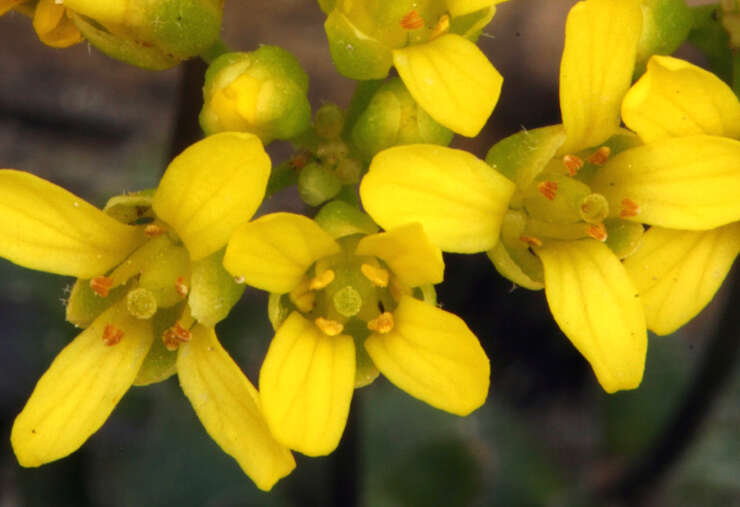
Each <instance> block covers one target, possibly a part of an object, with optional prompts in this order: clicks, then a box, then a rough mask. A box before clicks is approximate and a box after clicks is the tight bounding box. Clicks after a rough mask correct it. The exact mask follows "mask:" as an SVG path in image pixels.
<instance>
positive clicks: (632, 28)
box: [560, 0, 642, 153]
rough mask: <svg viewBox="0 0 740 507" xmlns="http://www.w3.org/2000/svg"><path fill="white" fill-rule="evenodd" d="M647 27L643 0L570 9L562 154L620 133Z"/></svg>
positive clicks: (563, 67)
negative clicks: (625, 100)
mask: <svg viewBox="0 0 740 507" xmlns="http://www.w3.org/2000/svg"><path fill="white" fill-rule="evenodd" d="M641 30H642V12H641V10H640V0H619V1H618V2H615V1H614V0H586V1H583V2H578V3H577V4H576V5H574V6H573V8H572V9H571V10H570V13H569V14H568V20H567V22H566V25H565V48H564V49H563V59H562V61H561V63H560V110H561V112H562V116H563V124H564V125H565V131H566V132H567V135H568V137H567V140H566V142H565V145H564V146H563V149H562V152H564V153H575V152H576V151H580V150H582V149H584V148H588V147H591V146H596V145H598V144H599V143H602V142H604V141H606V140H607V139H608V138H609V137H611V136H612V135H613V134H615V133H616V131H617V128H618V127H619V107H620V104H621V103H622V97H624V94H625V92H626V91H627V89H628V88H629V86H630V82H631V81H632V72H633V69H634V66H635V58H636V55H637V42H638V41H639V39H640V33H641Z"/></svg>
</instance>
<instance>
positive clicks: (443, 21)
mask: <svg viewBox="0 0 740 507" xmlns="http://www.w3.org/2000/svg"><path fill="white" fill-rule="evenodd" d="M449 30H450V16H448V15H447V14H442V16H441V17H440V18H439V21H437V24H436V25H434V29H433V30H432V33H431V34H430V35H429V40H434V39H436V38H437V37H439V36H440V35H443V34H445V33H447V32H448V31H449Z"/></svg>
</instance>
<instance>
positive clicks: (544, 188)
mask: <svg viewBox="0 0 740 507" xmlns="http://www.w3.org/2000/svg"><path fill="white" fill-rule="evenodd" d="M537 190H539V191H540V193H541V194H542V195H544V196H545V198H547V199H549V200H551V201H552V200H553V199H555V194H556V193H557V192H558V184H557V182H556V181H541V182H540V183H538V184H537Z"/></svg>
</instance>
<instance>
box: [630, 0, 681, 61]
mask: <svg viewBox="0 0 740 507" xmlns="http://www.w3.org/2000/svg"><path fill="white" fill-rule="evenodd" d="M693 21H694V20H693V17H692V15H691V11H690V10H689V8H688V6H687V5H686V1H685V0H642V34H641V36H640V41H639V42H638V44H637V59H636V61H635V75H636V76H638V75H640V74H642V73H643V72H645V66H646V65H647V61H648V59H649V58H650V56H651V55H654V54H658V55H670V54H672V53H673V52H674V51H676V50H677V49H678V47H679V46H680V45H681V44H683V42H684V41H685V40H686V38H687V37H688V36H689V32H690V31H691V26H692V24H693Z"/></svg>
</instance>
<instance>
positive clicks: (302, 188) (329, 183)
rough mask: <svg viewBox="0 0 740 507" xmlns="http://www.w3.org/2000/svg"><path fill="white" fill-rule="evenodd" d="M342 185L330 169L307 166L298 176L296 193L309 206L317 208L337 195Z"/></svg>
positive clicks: (313, 165) (319, 166)
mask: <svg viewBox="0 0 740 507" xmlns="http://www.w3.org/2000/svg"><path fill="white" fill-rule="evenodd" d="M341 188H342V183H341V182H340V181H339V178H337V176H336V174H334V172H333V171H331V170H330V169H328V168H326V167H324V166H322V165H319V164H315V163H314V164H308V165H307V166H306V167H304V168H303V169H301V173H300V175H299V176H298V193H299V194H300V196H301V199H303V201H304V202H305V203H306V204H308V205H309V206H318V205H319V204H321V203H323V202H326V201H328V200H329V199H331V198H332V197H334V196H335V195H337V194H338V193H339V190H341Z"/></svg>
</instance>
